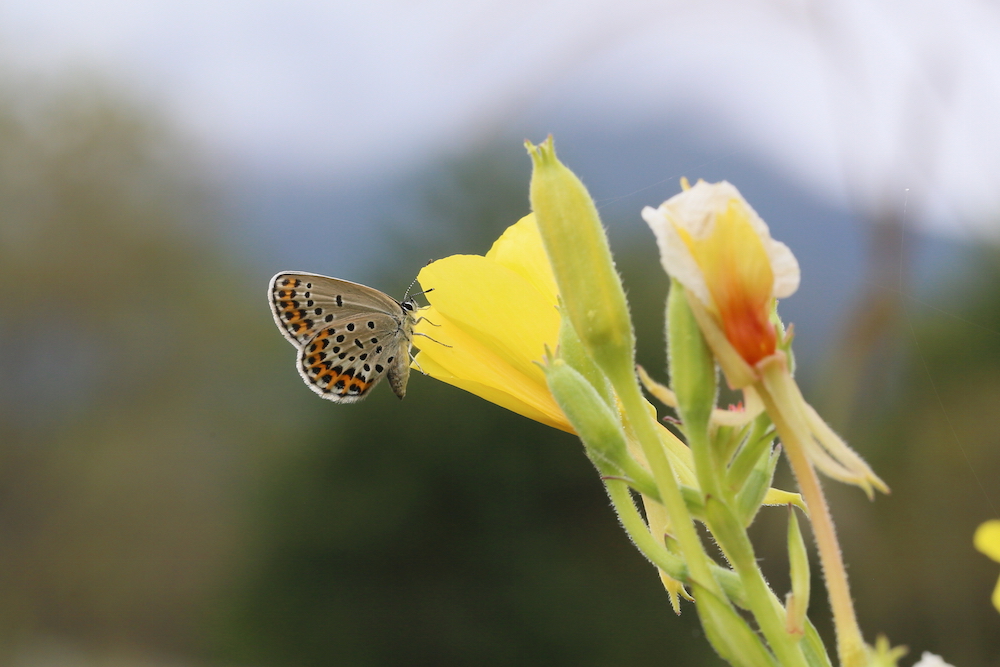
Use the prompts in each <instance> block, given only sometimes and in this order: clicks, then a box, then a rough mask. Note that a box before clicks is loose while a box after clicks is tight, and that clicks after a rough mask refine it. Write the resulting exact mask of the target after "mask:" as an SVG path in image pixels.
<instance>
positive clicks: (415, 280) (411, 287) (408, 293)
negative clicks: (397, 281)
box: [403, 278, 423, 301]
mask: <svg viewBox="0 0 1000 667" xmlns="http://www.w3.org/2000/svg"><path fill="white" fill-rule="evenodd" d="M416 284H417V279H416V278H414V279H413V282H412V283H410V286H409V287H407V288H406V292H405V293H404V294H403V301H406V297H408V296H409V295H410V290H411V289H413V286H414V285H416ZM417 294H423V292H417ZM417 294H414V295H413V296H416V295H417Z"/></svg>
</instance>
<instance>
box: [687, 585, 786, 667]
mask: <svg viewBox="0 0 1000 667" xmlns="http://www.w3.org/2000/svg"><path fill="white" fill-rule="evenodd" d="M691 592H692V594H693V595H694V599H695V608H696V609H697V610H698V617H699V618H700V619H701V626H702V628H703V629H704V630H705V636H706V637H707V638H708V641H709V643H710V644H711V645H712V648H714V649H715V651H716V652H717V653H718V654H719V656H720V657H721V658H722V659H723V660H725V661H727V662H728V663H729V664H731V665H735V666H736V667H778V661H777V660H775V659H774V656H772V655H771V653H770V651H768V650H767V649H766V648H765V647H764V643H763V641H761V638H760V636H759V635H757V634H756V633H755V632H754V631H753V630H751V629H750V626H749V625H747V622H746V621H745V620H743V618H742V617H741V616H740V615H739V614H737V613H736V610H734V609H733V608H732V606H730V604H729V603H728V602H726V601H725V600H722V599H720V598H718V597H717V596H716V595H714V594H713V593H711V592H710V591H708V590H707V589H705V588H704V587H702V586H700V585H698V584H696V583H693V584H692V585H691Z"/></svg>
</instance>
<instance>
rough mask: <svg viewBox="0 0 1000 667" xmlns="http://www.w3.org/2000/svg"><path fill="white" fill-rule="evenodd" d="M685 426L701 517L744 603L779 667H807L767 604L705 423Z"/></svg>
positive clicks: (781, 620) (767, 594) (766, 592)
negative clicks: (702, 503) (736, 581)
mask: <svg viewBox="0 0 1000 667" xmlns="http://www.w3.org/2000/svg"><path fill="white" fill-rule="evenodd" d="M688 426H689V428H688V429H687V432H686V435H687V436H688V444H689V445H690V447H691V452H692V454H693V455H694V465H695V472H696V473H697V475H698V484H699V485H700V486H701V488H702V491H703V492H704V493H705V516H706V518H707V520H708V525H709V529H710V530H711V531H712V535H714V536H715V538H716V539H717V540H718V542H719V546H720V547H721V548H722V550H723V552H724V553H725V554H726V558H727V559H728V560H729V562H730V564H731V565H732V566H733V569H734V570H735V571H736V573H737V574H738V575H739V576H740V580H741V581H742V582H743V588H744V590H745V591H746V598H747V606H748V608H749V609H750V611H751V612H752V613H753V615H754V618H756V619H757V623H758V624H759V625H760V629H761V631H762V632H763V633H764V637H765V638H767V642H768V644H770V646H771V650H772V651H774V653H775V655H776V656H777V658H778V660H779V662H780V663H781V665H782V667H807V664H808V663H807V662H806V659H805V656H804V655H803V654H802V649H801V647H800V646H799V643H798V641H797V639H796V638H793V637H792V636H791V635H790V634H789V633H788V632H786V630H785V619H784V617H783V616H782V615H781V614H779V613H778V610H776V609H775V608H774V606H773V605H772V604H771V596H772V594H773V593H772V591H771V589H770V587H769V586H768V585H767V582H766V581H765V580H764V575H763V574H762V573H761V571H760V568H758V567H757V558H756V556H755V555H754V550H753V544H751V542H750V538H749V537H748V536H747V533H746V529H745V527H744V526H743V523H742V522H740V521H739V520H738V518H737V517H736V514H734V513H733V512H732V510H731V509H730V508H731V507H732V500H733V499H732V497H731V496H730V494H728V493H724V491H723V485H722V484H721V481H720V479H721V477H722V474H721V473H722V469H723V467H724V465H725V464H724V463H723V462H721V461H717V460H715V457H714V456H713V450H712V448H711V446H710V443H709V441H708V428H707V424H706V425H705V426H706V427H705V428H704V429H701V428H697V427H692V426H693V425H688ZM710 505H714V506H715V507H714V508H713V507H710Z"/></svg>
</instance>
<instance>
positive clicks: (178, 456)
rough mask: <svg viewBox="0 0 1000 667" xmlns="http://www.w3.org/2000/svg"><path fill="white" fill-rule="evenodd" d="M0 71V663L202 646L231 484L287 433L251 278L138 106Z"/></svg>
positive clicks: (235, 490) (192, 162)
mask: <svg viewBox="0 0 1000 667" xmlns="http://www.w3.org/2000/svg"><path fill="white" fill-rule="evenodd" d="M3 83H4V85H3V87H0V282H2V283H3V285H5V288H4V289H3V290H0V373H2V381H0V392H2V393H0V395H2V400H0V442H2V443H3V446H2V448H0V563H2V564H3V565H2V567H0V590H2V594H0V663H3V664H11V661H12V660H13V658H12V657H11V656H13V655H15V654H16V655H21V654H22V653H25V652H26V653H27V654H31V653H32V652H33V651H35V650H36V647H37V645H43V644H45V643H46V642H48V641H49V638H55V640H56V641H65V642H69V643H70V644H72V645H76V646H79V647H80V649H79V650H81V651H83V652H85V653H86V652H90V651H94V652H97V653H102V652H106V651H129V650H132V648H130V647H147V648H153V649H154V650H155V651H158V652H165V653H180V654H184V653H189V652H192V651H196V650H197V645H198V640H199V637H198V634H199V633H200V632H201V625H202V622H203V615H204V614H203V612H204V610H205V604H206V600H208V599H210V598H211V597H212V596H213V595H214V594H215V591H217V590H219V589H220V587H221V586H222V583H223V582H224V581H225V580H226V578H227V577H228V576H230V573H235V572H237V571H238V570H239V567H240V562H241V559H240V550H239V540H240V534H241V531H242V526H244V525H245V522H246V516H245V515H244V514H243V507H244V502H243V501H244V498H245V494H246V490H247V488H248V486H249V485H250V483H251V480H255V479H257V476H258V475H259V473H260V470H261V468H262V465H263V463H264V461H265V460H266V453H267V452H268V451H270V450H271V448H272V447H273V443H275V442H281V441H282V440H283V439H284V438H285V437H288V438H291V439H297V436H296V433H297V430H296V426H295V424H296V423H298V421H299V420H296V410H297V407H296V404H295V403H296V402H294V401H282V400H276V398H280V397H281V396H282V395H283V394H282V393H279V392H276V391H275V387H280V386H281V380H280V378H284V374H283V373H281V372H280V371H279V370H278V368H279V366H278V352H279V351H282V352H283V351H284V350H283V349H281V345H279V341H276V340H275V339H274V338H273V337H272V335H271V334H272V333H273V332H272V331H270V330H269V329H270V327H271V326H272V325H271V324H270V323H269V322H268V321H267V320H266V319H264V318H262V317H261V307H262V304H263V302H264V300H263V288H262V287H261V286H259V285H251V284H250V281H249V280H247V274H248V272H247V271H246V269H245V268H243V267H238V266H237V265H236V264H235V263H234V259H235V258H231V257H227V256H226V254H225V251H224V249H223V248H222V247H221V244H220V242H219V239H217V238H216V237H215V227H214V224H215V221H216V220H217V219H218V215H219V211H218V210H215V209H214V208H213V207H212V206H211V203H210V202H211V201H212V200H211V197H209V195H208V194H207V190H206V188H205V187H204V186H203V185H202V183H201V182H199V178H200V177H201V175H202V174H203V173H204V172H205V169H204V168H203V166H202V165H200V164H198V163H197V161H196V159H195V156H194V155H193V153H192V150H191V147H190V146H187V145H185V143H184V141H183V140H182V139H180V138H179V137H178V136H176V135H174V134H173V133H171V132H170V131H169V130H168V129H167V125H166V123H164V122H162V121H161V120H159V119H157V117H156V115H155V114H153V113H151V112H150V110H149V109H145V108H142V107H141V106H139V105H138V104H136V103H134V102H131V101H129V100H128V99H125V98H123V97H122V96H121V95H120V94H119V93H118V92H114V91H111V90H108V89H105V88H104V87H102V86H101V85H100V84H99V83H97V82H95V81H88V80H81V81H75V82H66V81H59V82H49V83H47V84H32V85H28V84H27V83H25V82H17V81H13V80H5V81H4V82H3ZM272 359H273V361H272ZM281 361H285V360H284V359H281ZM282 370H284V369H283V368H282ZM289 380H290V379H289ZM285 385H286V386H292V382H291V381H289V382H286V383H285ZM38 650H42V651H43V652H44V648H40V649H38ZM143 650H145V649H143ZM5 656H6V657H5ZM26 660H27V658H26ZM29 664H30V663H29Z"/></svg>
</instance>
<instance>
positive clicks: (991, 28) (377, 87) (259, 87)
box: [0, 0, 1000, 240]
mask: <svg viewBox="0 0 1000 667" xmlns="http://www.w3.org/2000/svg"><path fill="white" fill-rule="evenodd" d="M997 34H1000V9H997V7H996V6H995V5H993V4H991V3H987V2H977V1H974V0H955V1H953V2H949V3H941V2H931V1H926V0H923V1H922V0H914V1H909V2H903V1H883V2H863V1H861V0H833V1H830V2H809V1H807V0H801V1H800V0H774V1H771V2H763V1H757V2H726V1H721V0H708V1H704V2H651V1H648V2H647V1H642V0H622V1H619V2H596V1H593V0H590V1H588V0H574V1H569V0H548V1H545V0H540V1H533V2H511V1H509V0H508V1H496V0H489V1H483V2H459V1H457V0H430V1H427V2H420V3H410V2H402V1H395V2H394V1H391V0H374V1H367V2H316V1H307V0H299V1H292V2H264V1H262V0H241V1H240V2H235V1H232V0H218V1H215V2H206V1H205V0H200V1H197V2H196V1H193V0H187V1H185V0H146V1H137V0H91V1H89V2H87V1H79V0H76V1H74V0H5V1H4V3H2V5H0V62H6V63H8V69H10V70H12V71H13V72H15V73H21V74H23V73H32V75H34V74H35V73H48V74H53V75H65V74H66V73H67V72H68V73H70V74H71V75H72V74H73V73H75V72H80V73H88V72H97V73H100V74H101V75H103V76H108V77H111V78H112V79H113V80H115V81H121V82H124V83H125V84H126V85H128V86H131V87H133V88H134V89H135V90H136V91H137V95H139V96H140V97H142V98H143V99H146V100H150V101H151V102H152V104H154V105H155V106H156V107H157V108H159V109H161V110H162V111H163V112H164V113H166V114H167V115H168V116H170V117H171V118H172V119H176V121H177V122H178V123H180V125H181V126H182V127H183V128H184V129H185V130H186V131H189V132H191V133H192V134H193V135H194V136H196V137H198V138H199V140H200V141H201V142H202V143H203V145H204V146H206V149H207V150H208V151H209V152H210V153H211V154H212V155H213V156H214V157H215V158H216V159H218V160H219V161H221V162H223V163H228V164H233V165H241V166H243V167H248V168H253V169H259V170H269V171H274V172H280V173H284V174H289V175H293V176H294V175H303V176H306V175H308V176H310V177H315V176H316V175H317V174H320V175H323V176H324V177H329V178H336V179H339V180H342V181H346V182H350V181H351V180H356V181H358V182H363V181H364V180H365V179H366V178H369V177H370V176H371V175H373V174H381V173H385V172H387V171H393V170H395V171H405V170H412V169H414V168H417V167H418V166H419V165H420V164H421V163H422V162H423V161H426V158H427V156H428V155H438V154H442V153H444V154H447V153H448V152H449V151H456V152H457V150H458V149H457V148H456V147H461V146H465V145H467V144H469V143H471V142H475V141H478V140H480V139H481V138H482V137H484V136H489V135H490V134H505V135H506V134H510V133H511V132H514V133H516V132H517V131H518V129H520V128H524V131H528V130H529V129H532V130H533V129H535V128H539V127H545V125H546V121H547V119H548V120H549V121H551V120H552V119H556V118H562V117H575V118H585V119H587V121H588V122H589V123H591V124H593V125H595V126H599V125H600V124H601V123H607V124H623V123H637V122H648V121H650V120H658V119H662V120H665V121H666V120H669V121H671V122H674V123H679V124H681V125H685V126H690V127H692V128H694V129H695V130H696V131H699V132H701V133H702V135H703V137H704V140H705V141H709V142H718V143H723V144H728V145H733V146H735V147H736V148H737V149H739V150H748V151H753V152H754V153H756V154H758V155H759V156H760V159H761V160H762V161H763V162H764V163H766V164H769V165H771V166H773V167H774V168H775V169H777V170H778V171H779V172H781V173H784V174H787V175H788V177H789V178H790V179H792V180H793V181H794V182H796V183H798V184H801V185H802V186H803V187H805V188H806V189H807V190H808V191H810V192H812V193H814V194H815V195H816V196H818V197H820V198H823V199H827V200H830V201H831V202H839V203H846V204H848V205H850V206H854V207H861V208H869V209H878V208H879V207H880V206H885V205H886V202H889V203H890V205H894V206H897V205H902V206H909V207H910V211H911V212H910V215H912V216H913V217H914V219H916V220H919V221H920V222H921V223H922V224H925V225H927V226H929V227H930V228H931V229H933V230H937V231H945V232H947V233H952V234H960V235H968V234H972V235H974V236H975V237H977V238H991V239H994V240H995V239H1000V222H998V221H997V220H996V215H995V213H996V211H997V209H998V199H1000V195H998V194H997V193H998V192H1000V188H997V187H995V185H996V183H995V182H996V180H997V176H996V175H997V174H1000V124H998V123H996V122H995V119H996V116H997V109H998V108H1000V40H997V39H996V37H995V36H996V35H997ZM530 138H532V139H534V140H540V139H541V138H543V137H541V136H532V137H530ZM557 139H558V137H557Z"/></svg>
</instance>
